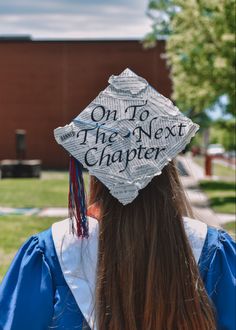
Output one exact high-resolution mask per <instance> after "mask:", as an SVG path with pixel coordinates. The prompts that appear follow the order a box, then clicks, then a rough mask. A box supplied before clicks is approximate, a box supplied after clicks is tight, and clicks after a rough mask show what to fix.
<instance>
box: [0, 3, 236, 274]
mask: <svg viewBox="0 0 236 330" xmlns="http://www.w3.org/2000/svg"><path fill="white" fill-rule="evenodd" d="M127 67H129V68H130V69H132V70H133V71H135V72H136V73H137V74H138V75H140V76H142V77H144V78H145V79H147V80H148V82H149V83H150V84H151V85H152V86H153V87H154V88H156V89H157V90H158V91H159V92H160V93H161V94H163V95H165V96H166V97H168V98H171V99H172V101H173V102H174V103H175V104H176V105H177V106H178V107H179V108H180V110H181V111H182V112H183V113H185V114H186V115H187V116H188V117H190V118H191V119H192V120H193V121H194V122H196V123H198V124H199V125H200V131H199V133H198V134H197V136H196V137H195V138H194V139H193V140H192V142H191V144H190V145H189V146H188V147H187V149H186V150H185V151H184V152H183V154H181V155H180V156H179V157H178V159H177V166H178V169H179V172H180V175H181V180H182V182H183V185H184V187H185V190H186V194H187V195H188V198H189V200H190V202H191V203H192V206H193V209H194V212H195V217H196V218H198V219H200V220H202V221H204V222H206V223H207V224H209V225H213V226H218V227H219V226H222V227H224V228H225V229H226V230H228V231H229V232H230V234H231V235H233V236H235V165H236V152H235V150H236V140H235V1H231V0H221V1H218V0H211V1H206V0H201V1H199V0H191V1H179V0H178V1H174V0H173V1H171V0H166V1H164V0H156V1H155V0H154V1H146V0H135V1H134V0H130V1H125V0H113V1H108V0H100V1H96V0H91V1H89V2H88V1H84V0H81V1H75V0H69V1H68V0H67V1H66V0H53V1H52V0H47V1H45V0H42V1H36V0H22V1H16V0H9V1H7V2H5V1H3V0H0V173H1V179H0V278H1V277H2V276H3V275H4V273H5V271H6V269H7V267H8V265H9V263H10V261H11V260H12V258H13V256H14V254H15V252H16V250H17V249H18V248H19V246H20V245H21V244H22V243H23V242H24V240H25V239H26V238H27V237H28V236H29V235H32V234H33V233H36V232H38V231H41V230H43V229H45V228H47V227H49V226H50V225H51V223H53V222H55V221H59V220H60V219H63V218H65V217H67V209H66V207H67V191H68V174H67V167H68V155H67V154H66V153H65V152H64V150H62V148H60V147H58V145H57V144H56V143H55V141H54V137H53V129H54V128H56V127H58V126H64V125H65V124H67V123H69V122H70V121H71V120H72V119H73V118H74V117H75V116H77V115H78V114H79V112H81V111H82V110H83V109H84V108H85V107H86V106H87V105H88V103H90V102H91V100H92V99H94V98H95V97H96V95H97V94H98V93H99V92H100V91H101V90H102V89H104V88H105V87H106V86H107V80H108V78H109V76H110V75H112V74H119V73H120V72H121V71H123V70H124V69H125V68H127ZM85 181H86V184H87V185H88V177H87V175H85Z"/></svg>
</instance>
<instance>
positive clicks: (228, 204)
mask: <svg viewBox="0 0 236 330" xmlns="http://www.w3.org/2000/svg"><path fill="white" fill-rule="evenodd" d="M200 187H201V189H202V190H203V191H204V192H205V193H206V195H207V197H208V198H209V201H210V206H211V207H212V208H213V210H214V211H215V212H218V213H230V214H235V202H236V198H235V183H234V182H225V181H201V182H200Z"/></svg>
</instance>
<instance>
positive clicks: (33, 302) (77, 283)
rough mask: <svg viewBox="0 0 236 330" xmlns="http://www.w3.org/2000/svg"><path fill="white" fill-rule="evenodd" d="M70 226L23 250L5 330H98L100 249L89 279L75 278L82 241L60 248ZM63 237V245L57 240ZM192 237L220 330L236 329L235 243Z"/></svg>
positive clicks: (4, 314) (6, 291) (1, 295)
mask: <svg viewBox="0 0 236 330" xmlns="http://www.w3.org/2000/svg"><path fill="white" fill-rule="evenodd" d="M66 221H67V222H66V223H65V222H64V224H62V222H61V224H60V225H59V226H56V227H55V228H54V236H55V237H53V230H52V229H51V228H50V229H49V230H47V231H44V232H42V233H40V234H38V235H35V236H33V237H31V238H29V239H28V240H27V242H26V243H25V244H24V245H23V246H22V247H21V249H20V250H19V251H18V253H17V255H16V257H15V259H14V261H13V262H12V264H11V266H10V269H9V270H8V272H7V274H6V276H5V278H4V280H3V282H2V284H1V286H0V330H10V329H11V330H44V329H54V328H55V329H58V330H60V329H61V330H62V329H63V330H66V329H68V330H69V329H71V330H72V329H77V330H82V329H89V326H90V327H92V326H93V325H94V323H93V322H92V321H91V320H90V319H89V314H90V315H92V313H93V312H92V310H90V313H89V312H88V311H89V308H90V307H89V302H90V303H91V301H90V300H92V295H91V296H90V293H91V290H92V291H93V290H94V283H95V281H94V279H95V270H96V265H95V264H96V259H94V258H95V257H94V256H95V255H96V254H97V245H94V242H93V244H92V245H91V251H92V253H93V256H92V257H91V259H90V265H89V268H88V274H87V275H88V276H85V277H84V278H83V274H82V273H72V272H71V269H69V268H68V267H70V268H71V267H72V268H73V265H75V267H77V266H76V265H77V264H78V263H77V261H78V262H80V260H79V259H78V260H77V261H76V258H77V257H75V255H73V249H74V251H78V245H77V244H78V242H75V241H74V242H73V244H74V245H73V244H71V243H70V240H71V238H70V237H71V236H68V237H69V240H68V241H67V242H66V243H65V249H60V244H61V242H62V241H64V240H65V241H66V239H65V237H66V235H64V233H63V230H64V229H63V228H64V227H65V224H66V226H67V227H68V220H66ZM91 221H93V223H92V227H95V226H96V225H95V223H94V220H92V219H90V227H91ZM191 221H192V220H190V221H188V224H189V223H192V222H191ZM193 221H195V220H193ZM57 233H59V236H60V235H61V240H60V239H59V240H58V241H57ZM187 234H188V237H189V240H190V244H191V243H192V244H193V245H192V248H193V250H194V251H193V252H194V255H195V258H196V261H197V262H198V264H199V269H200V273H201V276H202V279H203V281H204V284H205V287H206V290H207V292H208V295H209V296H210V298H211V299H212V301H213V303H214V305H215V308H216V312H217V324H218V329H222V330H226V329H228V330H234V329H236V319H235V310H236V301H235V300H236V299H235V298H236V297H235V277H236V274H235V273H236V265H235V262H236V261H235V243H234V241H233V240H232V238H231V237H230V236H229V235H228V234H227V233H226V232H224V231H222V230H217V229H214V228H210V227H209V228H206V231H205V234H204V237H203V236H202V237H200V236H201V235H200V234H199V235H198V234H195V231H194V230H192V231H191V230H190V231H188V233H187ZM90 237H91V240H94V238H95V239H96V238H97V229H93V233H92V234H91V233H90ZM75 239H77V238H75V237H74V238H73V240H75ZM77 241H78V239H77ZM201 241H202V242H201ZM68 242H69V243H68ZM95 243H97V242H95ZM82 244H83V243H82ZM71 245H73V247H72V250H71ZM85 250H89V248H88V247H85ZM77 255H78V256H79V255H80V253H77ZM63 258H64V259H63ZM78 258H79V257H78ZM68 262H69V263H68ZM91 265H92V266H91ZM87 282H89V285H87V284H88V283H87ZM89 288H90V289H91V290H89ZM86 320H87V321H86ZM87 322H88V323H87Z"/></svg>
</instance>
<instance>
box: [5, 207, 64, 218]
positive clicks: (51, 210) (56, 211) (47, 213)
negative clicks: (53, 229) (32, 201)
mask: <svg viewBox="0 0 236 330" xmlns="http://www.w3.org/2000/svg"><path fill="white" fill-rule="evenodd" d="M9 214H12V215H25V216H29V215H37V216H39V217H58V218H64V219H65V218H67V217H68V209H67V208H63V207H48V208H44V209H39V208H12V207H2V206H0V216H1V215H9Z"/></svg>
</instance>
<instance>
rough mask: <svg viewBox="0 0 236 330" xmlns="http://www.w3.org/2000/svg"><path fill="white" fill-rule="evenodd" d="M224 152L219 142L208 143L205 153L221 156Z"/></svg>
mask: <svg viewBox="0 0 236 330" xmlns="http://www.w3.org/2000/svg"><path fill="white" fill-rule="evenodd" d="M224 152H225V149H224V147H223V146H222V145H221V144H209V146H208V147H207V155H209V156H223V155H224Z"/></svg>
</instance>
